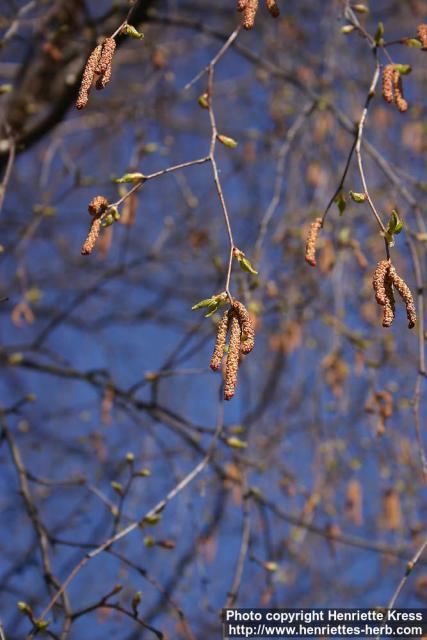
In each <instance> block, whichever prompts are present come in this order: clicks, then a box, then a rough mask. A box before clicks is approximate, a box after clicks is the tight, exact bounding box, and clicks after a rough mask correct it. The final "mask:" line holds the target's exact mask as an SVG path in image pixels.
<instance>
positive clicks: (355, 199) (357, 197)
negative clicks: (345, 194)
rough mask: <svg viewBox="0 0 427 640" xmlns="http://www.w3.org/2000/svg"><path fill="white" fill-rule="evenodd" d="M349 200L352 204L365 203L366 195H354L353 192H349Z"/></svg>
mask: <svg viewBox="0 0 427 640" xmlns="http://www.w3.org/2000/svg"><path fill="white" fill-rule="evenodd" d="M349 195H350V198H351V199H352V200H353V202H365V200H366V195H365V194H364V193H356V192H355V191H350V194H349Z"/></svg>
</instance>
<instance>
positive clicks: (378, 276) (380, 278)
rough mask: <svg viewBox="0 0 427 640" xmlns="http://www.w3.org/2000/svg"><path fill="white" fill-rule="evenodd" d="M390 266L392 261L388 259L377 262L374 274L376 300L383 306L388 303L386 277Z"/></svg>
mask: <svg viewBox="0 0 427 640" xmlns="http://www.w3.org/2000/svg"><path fill="white" fill-rule="evenodd" d="M389 268H390V262H389V261H388V260H381V262H379V263H378V264H377V266H376V268H375V271H374V275H373V276H372V286H373V288H374V292H375V300H376V301H377V302H378V304H380V305H381V306H383V307H384V306H385V305H386V303H387V294H386V290H385V278H386V275H387V271H388V269H389Z"/></svg>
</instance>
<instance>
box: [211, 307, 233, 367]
mask: <svg viewBox="0 0 427 640" xmlns="http://www.w3.org/2000/svg"><path fill="white" fill-rule="evenodd" d="M229 324H230V311H229V310H227V311H224V313H223V315H222V318H221V321H220V323H219V325H218V329H217V332H216V341H215V347H214V351H213V354H212V358H211V365H210V366H211V369H212V371H218V369H219V368H220V366H221V362H222V358H223V357H224V348H225V342H226V340H227V332H228V327H229Z"/></svg>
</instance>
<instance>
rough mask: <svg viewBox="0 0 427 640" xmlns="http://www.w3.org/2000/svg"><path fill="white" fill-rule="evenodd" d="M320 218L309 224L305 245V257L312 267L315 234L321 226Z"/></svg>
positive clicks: (313, 264)
mask: <svg viewBox="0 0 427 640" xmlns="http://www.w3.org/2000/svg"><path fill="white" fill-rule="evenodd" d="M322 224H323V223H322V218H316V219H315V220H314V221H313V222H312V223H311V225H310V229H309V231H308V235H307V242H306V245H305V259H306V261H307V262H308V264H311V266H312V267H315V266H316V244H317V236H318V235H319V231H320V229H321V228H322Z"/></svg>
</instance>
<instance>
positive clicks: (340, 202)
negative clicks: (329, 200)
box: [335, 191, 347, 216]
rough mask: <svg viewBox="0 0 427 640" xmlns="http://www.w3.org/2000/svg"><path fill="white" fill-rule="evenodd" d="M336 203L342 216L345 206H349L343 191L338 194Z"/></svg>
mask: <svg viewBox="0 0 427 640" xmlns="http://www.w3.org/2000/svg"><path fill="white" fill-rule="evenodd" d="M335 204H336V205H337V207H338V211H339V212H340V216H342V214H343V213H344V211H345V208H346V206H347V204H346V201H345V197H344V194H343V192H342V191H340V193H339V194H338V195H337V197H336V198H335Z"/></svg>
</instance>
